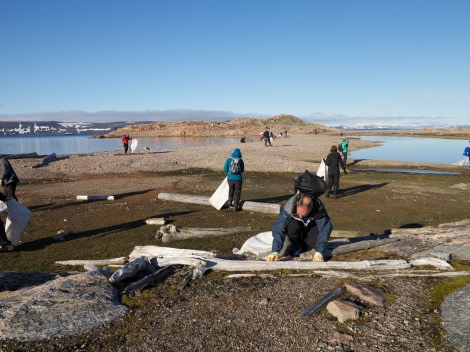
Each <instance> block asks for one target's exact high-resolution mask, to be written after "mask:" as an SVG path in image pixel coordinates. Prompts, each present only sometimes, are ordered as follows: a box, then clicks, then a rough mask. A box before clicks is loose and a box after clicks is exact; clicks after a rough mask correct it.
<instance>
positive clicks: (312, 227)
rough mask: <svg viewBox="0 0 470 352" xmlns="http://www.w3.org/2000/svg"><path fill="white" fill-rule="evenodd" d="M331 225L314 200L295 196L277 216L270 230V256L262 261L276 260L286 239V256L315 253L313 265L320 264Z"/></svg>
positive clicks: (321, 208) (316, 200)
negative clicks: (271, 238)
mask: <svg viewBox="0 0 470 352" xmlns="http://www.w3.org/2000/svg"><path fill="white" fill-rule="evenodd" d="M332 230H333V225H332V224H331V220H330V217H329V216H328V213H327V212H326V209H325V206H324V205H323V203H322V202H321V201H320V199H318V197H315V196H311V195H308V194H305V193H301V192H297V193H296V194H294V195H293V196H292V197H291V198H289V200H288V201H287V202H286V205H285V206H284V207H283V208H281V214H280V215H279V217H278V218H277V220H276V222H275V223H274V225H273V227H272V233H273V244H272V253H271V254H270V255H268V256H267V257H266V258H265V259H266V261H276V260H278V259H279V252H280V251H281V249H282V248H283V246H284V241H285V240H286V235H287V237H288V239H289V242H290V243H289V245H288V246H287V248H286V254H287V255H291V256H298V255H299V254H300V253H302V252H307V251H310V250H313V249H315V254H314V256H313V261H314V262H323V261H324V258H323V254H324V251H325V249H326V245H327V243H328V239H329V238H330V234H331V231H332Z"/></svg>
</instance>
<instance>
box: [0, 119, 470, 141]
mask: <svg viewBox="0 0 470 352" xmlns="http://www.w3.org/2000/svg"><path fill="white" fill-rule="evenodd" d="M202 122H204V121H198V122H196V121H184V122H179V123H176V122H171V123H170V122H163V121H161V122H156V121H117V122H59V121H0V137H1V136H61V135H92V136H93V135H97V136H101V135H105V134H111V135H113V134H119V133H127V132H126V131H135V130H138V129H141V127H140V126H139V125H143V124H153V125H163V126H165V125H166V127H168V126H172V125H174V126H176V125H178V124H182V125H185V124H188V125H190V126H193V127H194V126H195V125H197V124H198V123H199V124H201V123H202ZM206 122H208V123H209V122H211V123H210V124H211V126H212V125H216V127H217V126H219V125H220V126H219V127H220V128H223V126H225V124H229V125H230V126H229V127H226V126H225V128H226V129H229V130H230V129H233V130H236V129H237V128H238V127H240V126H231V124H236V123H238V124H240V123H242V124H246V123H248V122H250V123H251V124H253V123H255V122H256V123H257V124H259V125H260V126H261V127H259V128H264V126H268V125H273V124H274V125H275V124H281V125H286V126H285V127H289V128H293V127H294V126H301V125H302V126H303V125H306V126H307V125H308V126H307V127H306V128H310V127H312V126H313V127H318V126H314V124H312V123H306V122H305V121H303V120H301V119H299V118H296V117H294V116H291V115H277V116H274V117H272V118H267V119H254V118H239V119H234V120H228V121H225V122H214V121H206ZM289 125H290V126H289ZM126 126H127V128H125V130H120V129H121V128H124V127H126ZM319 126H320V125H319ZM157 127H158V126H157ZM212 127H214V126H212ZM313 127H312V128H313ZM324 127H326V126H324ZM194 128H195V127H194ZM244 128H246V126H244ZM330 128H332V129H343V130H348V131H359V130H362V131H373V130H382V131H387V130H390V131H393V130H410V131H412V130H419V129H423V128H436V129H443V128H445V129H449V128H454V129H462V128H463V129H467V128H470V125H465V126H447V127H443V126H419V125H411V124H401V125H383V124H382V125H381V124H361V123H357V124H350V125H346V124H344V125H343V124H341V125H340V124H338V125H335V126H330ZM159 129H160V128H155V130H159ZM204 129H205V130H207V127H204ZM113 132H114V133H113ZM186 133H187V134H188V135H191V133H189V132H188V131H186Z"/></svg>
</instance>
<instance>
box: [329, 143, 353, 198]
mask: <svg viewBox="0 0 470 352" xmlns="http://www.w3.org/2000/svg"><path fill="white" fill-rule="evenodd" d="M324 161H325V165H326V166H328V189H327V191H326V197H327V198H329V197H330V192H331V188H332V187H333V186H334V196H335V198H337V193H338V188H339V174H340V171H339V167H340V166H341V168H342V169H343V171H344V174H345V175H347V174H348V172H347V171H346V166H345V165H344V162H343V159H342V158H341V155H339V153H338V147H336V145H333V146H331V149H330V154H328V156H327V157H326V159H324Z"/></svg>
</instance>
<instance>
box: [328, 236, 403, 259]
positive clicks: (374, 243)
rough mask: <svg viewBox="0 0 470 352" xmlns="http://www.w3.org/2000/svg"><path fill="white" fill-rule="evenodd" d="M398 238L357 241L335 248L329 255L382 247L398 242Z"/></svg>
mask: <svg viewBox="0 0 470 352" xmlns="http://www.w3.org/2000/svg"><path fill="white" fill-rule="evenodd" d="M399 240H400V239H399V238H384V239H375V240H366V241H359V242H354V243H350V244H343V245H341V246H338V247H336V248H335V249H333V250H332V251H331V255H332V256H335V255H339V254H346V253H351V252H357V251H363V250H366V249H370V248H374V247H378V246H383V245H386V244H389V243H394V242H398V241H399Z"/></svg>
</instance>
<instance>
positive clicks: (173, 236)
mask: <svg viewBox="0 0 470 352" xmlns="http://www.w3.org/2000/svg"><path fill="white" fill-rule="evenodd" d="M252 230H253V228H252V227H228V228H223V227H219V228H204V227H192V228H191V227H184V228H183V227H178V226H175V225H173V224H168V225H164V226H162V227H160V229H159V230H158V232H157V233H156V234H155V238H161V239H162V242H163V243H170V242H174V241H181V240H186V239H190V238H204V237H210V236H223V235H232V234H236V233H240V232H247V231H252Z"/></svg>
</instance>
